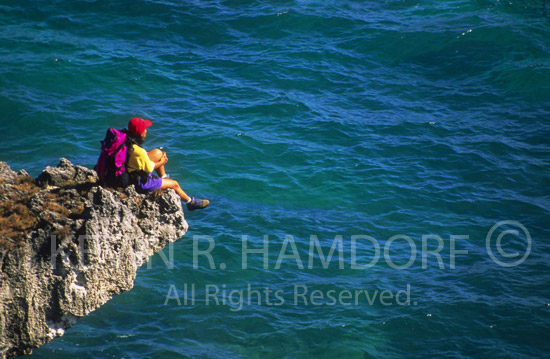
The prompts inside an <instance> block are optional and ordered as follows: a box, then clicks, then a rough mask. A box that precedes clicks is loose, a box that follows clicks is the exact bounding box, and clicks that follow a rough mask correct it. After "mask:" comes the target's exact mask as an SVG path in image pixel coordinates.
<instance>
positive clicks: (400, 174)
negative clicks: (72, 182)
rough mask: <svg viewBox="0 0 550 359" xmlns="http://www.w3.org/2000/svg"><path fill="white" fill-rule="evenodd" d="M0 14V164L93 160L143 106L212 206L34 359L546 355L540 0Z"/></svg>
mask: <svg viewBox="0 0 550 359" xmlns="http://www.w3.org/2000/svg"><path fill="white" fill-rule="evenodd" d="M0 24H1V25H0V66H1V67H0V68H1V71H0V89H1V94H0V114H1V116H0V129H1V133H2V141H1V142H0V153H1V155H0V160H2V161H6V162H8V164H9V165H10V166H11V167H12V168H13V169H14V170H19V169H22V168H24V169H26V170H27V171H28V172H29V173H30V174H31V175H33V176H37V175H38V174H39V173H40V171H41V170H42V169H43V168H44V167H45V166H47V165H51V166H53V165H56V164H57V162H58V160H59V158H60V157H66V158H68V159H69V160H71V161H72V162H73V163H76V164H81V165H85V166H88V167H92V166H93V164H94V163H95V160H96V158H97V155H98V153H99V141H100V140H101V139H102V138H103V135H104V133H105V130H106V129H107V128H108V127H117V128H123V127H125V126H126V123H127V121H128V120H129V119H130V118H132V117H134V116H140V117H144V118H148V119H151V120H152V121H153V122H154V125H153V127H151V128H150V130H149V136H148V142H147V143H146V146H145V147H146V148H150V149H152V148H154V147H159V146H163V147H164V150H165V151H167V152H168V156H169V162H168V165H167V167H168V171H169V172H170V174H171V176H172V178H175V179H177V180H179V181H180V183H181V184H182V186H183V187H184V189H185V190H186V191H187V192H188V193H189V194H191V195H197V196H200V197H204V198H209V199H210V200H211V206H210V207H209V208H208V209H207V210H205V211H197V212H192V213H186V218H187V220H188V222H189V224H190V227H191V228H190V231H189V232H188V233H187V234H186V236H185V237H183V238H181V239H180V240H179V241H177V242H176V243H175V244H174V246H173V247H172V251H173V252H172V254H173V258H174V260H173V268H168V267H167V266H166V265H165V264H164V262H163V260H162V257H161V256H160V255H158V254H157V255H155V256H153V257H152V258H151V262H150V263H151V265H150V266H147V265H144V266H143V267H142V268H141V269H140V270H139V272H138V277H137V279H136V284H135V288H134V289H132V290H131V291H130V292H127V293H124V294H122V295H119V296H117V297H115V298H113V300H112V301H110V302H109V303H107V304H106V305H105V306H103V307H102V308H100V309H98V310H96V311H95V312H93V313H92V314H91V315H89V316H88V317H86V318H83V319H81V320H80V321H79V322H78V323H77V324H76V325H75V326H73V327H72V328H71V329H69V330H68V331H67V332H66V333H65V335H64V336H63V337H61V338H59V339H56V340H54V341H52V342H50V343H49V344H47V345H45V346H43V347H42V348H40V349H37V350H36V351H35V352H34V354H33V356H32V357H33V358H74V357H79V358H83V359H84V358H227V357H231V358H309V357H313V356H315V357H321V358H334V357H341V358H404V357H406V358H542V357H547V356H548V353H550V341H549V340H548V339H549V336H548V333H549V332H550V287H549V285H550V229H549V227H550V226H549V225H550V192H549V184H550V170H549V168H550V167H549V165H550V160H549V158H550V141H549V140H548V139H549V137H550V136H549V135H550V123H549V120H550V3H549V2H548V1H542V0H540V1H536V0H530V1H529V0H522V1H520V0H517V1H499V0H477V1H476V0H456V1H418V0H417V1H409V0H403V1H314V0H312V1H307V0H304V1H278V2H268V1H175V0H173V1H152V0H150V1H144V0H134V1H128V0H110V1H107V0H104V1H103V0H98V1H82V0H78V1H76V0H75V1H50V2H45V1H13V0H4V1H2V3H1V4H0ZM503 221H508V222H504V223H503ZM510 221H513V222H510ZM498 224H500V226H499V227H498V228H495V230H494V231H493V232H492V236H491V237H490V238H489V240H488V233H489V232H490V230H491V228H492V227H493V226H495V225H498ZM513 230H516V231H517V232H506V231H513ZM503 231H504V234H503V235H502V236H501V237H500V241H499V240H498V238H499V233H503ZM340 236H341V237H340ZM340 238H341V241H340ZM245 239H246V248H247V250H254V249H255V250H261V249H262V248H264V249H265V252H266V253H267V257H265V262H264V254H263V253H248V254H247V255H246V254H245V258H246V260H247V263H246V265H245V263H244V262H243V242H244V240H245ZM316 240H318V243H319V245H318V246H317V245H316V243H317V242H316ZM487 243H488V245H487ZM340 244H341V247H339V245H340ZM210 245H215V247H214V248H213V249H212V251H211V252H210V255H211V256H212V260H213V263H212V264H213V267H214V268H212V266H211V263H210V262H209V259H208V257H207V256H205V255H199V256H197V262H196V265H194V254H201V253H204V252H205V251H207V249H208V248H209V246H210ZM453 246H454V247H453ZM319 248H320V250H321V254H322V255H320V254H319ZM331 248H333V249H334V250H333V252H332V257H331V258H330V259H331V260H330V262H327V261H326V260H328V257H329V252H330V250H331ZM499 249H500V250H501V251H499ZM377 250H378V251H377ZM453 250H454V254H453ZM168 251H169V249H166V250H165V252H166V253H168ZM201 251H202V252H201ZM466 251H467V252H466ZM244 253H246V252H244ZM340 258H342V260H341V261H340ZM310 260H311V265H310ZM323 261H325V262H323ZM323 264H324V265H323ZM266 267H267V268H266ZM325 267H326V268H325ZM223 268H225V269H223ZM192 287H194V288H195V290H194V292H192V291H191V288H192ZM185 288H187V289H188V291H187V293H186V292H185ZM306 292H307V294H306ZM216 293H217V294H216ZM224 293H225V295H224ZM357 293H359V294H357ZM366 293H367V294H368V295H369V297H367V295H366ZM185 294H187V297H185ZM381 295H382V296H381ZM185 298H187V299H188V300H187V302H185ZM192 299H194V301H193V300H192ZM178 300H179V303H178ZM216 300H218V303H216Z"/></svg>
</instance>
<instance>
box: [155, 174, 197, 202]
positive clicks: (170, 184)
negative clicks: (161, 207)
mask: <svg viewBox="0 0 550 359" xmlns="http://www.w3.org/2000/svg"><path fill="white" fill-rule="evenodd" d="M160 188H161V189H165V188H172V189H173V190H175V191H176V193H177V194H178V195H179V196H180V197H181V199H182V200H183V201H184V202H188V201H189V200H190V199H191V197H189V196H188V195H187V193H185V192H184V191H183V190H182V189H181V187H180V185H179V183H178V182H177V181H174V180H173V179H167V178H163V179H162V186H161V187H160Z"/></svg>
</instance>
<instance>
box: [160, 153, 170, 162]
mask: <svg viewBox="0 0 550 359" xmlns="http://www.w3.org/2000/svg"><path fill="white" fill-rule="evenodd" d="M160 162H161V163H162V164H163V165H165V164H166V163H167V162H168V156H167V155H166V152H163V153H162V156H161V157H160Z"/></svg>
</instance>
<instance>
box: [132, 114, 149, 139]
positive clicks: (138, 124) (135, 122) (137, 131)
mask: <svg viewBox="0 0 550 359" xmlns="http://www.w3.org/2000/svg"><path fill="white" fill-rule="evenodd" d="M152 124H153V123H152V122H151V121H149V120H144V119H142V118H138V117H134V118H133V119H131V120H130V122H128V131H130V132H131V133H132V134H134V135H137V136H141V135H142V134H143V132H145V129H146V128H147V127H150V126H151V125H152Z"/></svg>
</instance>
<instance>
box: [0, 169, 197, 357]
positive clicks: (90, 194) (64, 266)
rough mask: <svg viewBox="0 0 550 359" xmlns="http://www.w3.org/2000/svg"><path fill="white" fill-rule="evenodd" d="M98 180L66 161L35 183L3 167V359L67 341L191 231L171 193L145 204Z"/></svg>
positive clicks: (0, 256)
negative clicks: (69, 330) (82, 321)
mask: <svg viewBox="0 0 550 359" xmlns="http://www.w3.org/2000/svg"><path fill="white" fill-rule="evenodd" d="M96 180H97V177H96V174H95V172H94V171H92V170H89V169H87V168H85V167H81V166H73V165H72V164H71V163H70V162H69V161H67V160H65V159H61V161H60V163H59V165H58V166H57V167H55V168H51V167H47V168H46V169H45V170H44V171H43V172H42V174H40V176H38V178H37V179H32V178H31V177H29V175H28V174H27V173H26V172H24V171H20V172H19V173H15V172H13V171H12V170H11V169H10V168H9V167H8V165H7V164H6V163H4V162H0V358H6V357H11V356H17V355H22V354H28V353H30V352H31V351H32V349H34V348H37V347H39V346H41V345H43V344H45V343H47V342H48V341H50V340H52V339H54V338H56V337H58V336H61V335H63V333H64V330H65V329H67V328H68V327H70V326H71V325H73V324H74V323H75V322H76V321H77V320H78V318H81V317H83V316H85V315H87V314H88V313H90V312H91V311H93V310H95V309H97V308H98V307H100V306H101V305H103V304H104V303H105V302H107V301H108V300H109V299H111V297H113V296H114V295H116V294H119V293H121V292H123V291H127V290H129V289H130V288H132V287H133V284H134V279H135V277H136V271H137V269H138V268H139V267H140V266H141V265H142V264H143V263H144V262H146V261H147V260H148V258H149V256H151V255H152V254H154V253H155V252H157V251H159V250H162V248H164V247H165V246H166V245H167V244H168V243H169V242H173V241H175V240H177V239H178V238H180V237H181V236H183V235H184V234H185V232H186V231H187V228H188V226H187V222H186V221H185V219H184V215H183V211H182V206H181V202H180V199H179V197H178V196H177V195H176V193H175V192H173V191H172V190H168V191H165V192H162V193H160V192H159V193H155V194H150V195H147V196H145V195H140V194H137V193H136V191H135V189H134V187H133V186H130V187H128V188H126V189H125V190H124V191H116V190H112V189H105V188H103V187H101V186H99V185H97V184H96V183H95V182H96Z"/></svg>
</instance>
